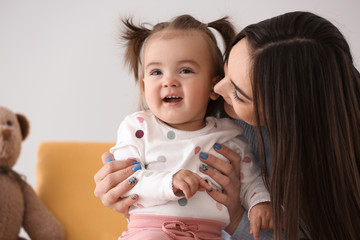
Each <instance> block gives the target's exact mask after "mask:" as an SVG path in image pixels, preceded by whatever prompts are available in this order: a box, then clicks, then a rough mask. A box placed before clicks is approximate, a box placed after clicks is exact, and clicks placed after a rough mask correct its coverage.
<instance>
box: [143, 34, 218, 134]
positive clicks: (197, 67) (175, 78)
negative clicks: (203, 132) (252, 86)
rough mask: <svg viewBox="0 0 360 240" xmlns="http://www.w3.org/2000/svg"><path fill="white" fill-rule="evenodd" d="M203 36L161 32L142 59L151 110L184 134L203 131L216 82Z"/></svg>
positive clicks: (151, 41) (145, 92)
mask: <svg viewBox="0 0 360 240" xmlns="http://www.w3.org/2000/svg"><path fill="white" fill-rule="evenodd" d="M211 59H212V58H211V54H210V52H209V49H208V44H207V43H206V41H205V39H204V37H203V36H202V35H201V33H199V32H197V31H194V30H189V31H161V32H158V33H155V34H154V35H153V36H151V37H150V39H149V40H148V41H147V43H146V45H145V49H144V55H143V71H144V78H143V83H144V89H143V90H144V94H145V99H146V102H147V105H148V106H149V108H150V110H151V111H152V112H153V113H154V114H155V115H156V116H157V117H158V118H159V119H160V120H162V121H163V122H165V123H167V124H168V125H170V126H172V127H174V128H177V129H181V130H187V131H191V130H197V129H200V128H202V127H204V124H205V122H204V116H205V113H206V108H207V105H208V102H209V100H210V93H211V92H212V89H213V83H214V81H215V78H214V79H213V77H212V72H213V71H212V60H211Z"/></svg>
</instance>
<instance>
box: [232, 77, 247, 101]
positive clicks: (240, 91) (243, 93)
mask: <svg viewBox="0 0 360 240" xmlns="http://www.w3.org/2000/svg"><path fill="white" fill-rule="evenodd" d="M230 82H231V84H232V85H233V86H234V88H235V89H236V91H238V92H239V93H240V94H241V95H243V96H244V97H245V98H247V99H248V100H250V101H252V99H251V98H250V97H249V96H248V95H247V94H246V93H245V92H244V91H243V90H241V89H240V88H239V87H238V86H236V84H235V83H234V82H233V80H231V79H230Z"/></svg>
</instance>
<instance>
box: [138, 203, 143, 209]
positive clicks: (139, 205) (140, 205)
mask: <svg viewBox="0 0 360 240" xmlns="http://www.w3.org/2000/svg"><path fill="white" fill-rule="evenodd" d="M136 206H138V207H139V208H144V206H143V205H142V204H140V203H137V204H136Z"/></svg>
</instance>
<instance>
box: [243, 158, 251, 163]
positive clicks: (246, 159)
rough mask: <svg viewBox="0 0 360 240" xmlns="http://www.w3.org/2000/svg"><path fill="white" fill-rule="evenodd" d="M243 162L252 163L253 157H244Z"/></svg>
mask: <svg viewBox="0 0 360 240" xmlns="http://www.w3.org/2000/svg"><path fill="white" fill-rule="evenodd" d="M243 162H244V163H250V162H251V159H250V158H249V157H244V159H243Z"/></svg>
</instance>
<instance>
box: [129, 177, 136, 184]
mask: <svg viewBox="0 0 360 240" xmlns="http://www.w3.org/2000/svg"><path fill="white" fill-rule="evenodd" d="M135 183H136V177H132V178H130V179H129V184H130V185H133V184H135Z"/></svg>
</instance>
